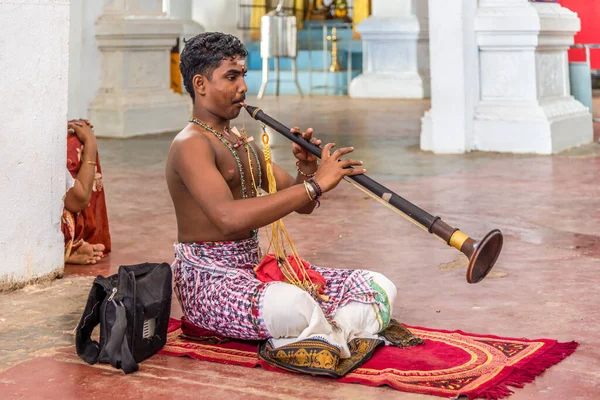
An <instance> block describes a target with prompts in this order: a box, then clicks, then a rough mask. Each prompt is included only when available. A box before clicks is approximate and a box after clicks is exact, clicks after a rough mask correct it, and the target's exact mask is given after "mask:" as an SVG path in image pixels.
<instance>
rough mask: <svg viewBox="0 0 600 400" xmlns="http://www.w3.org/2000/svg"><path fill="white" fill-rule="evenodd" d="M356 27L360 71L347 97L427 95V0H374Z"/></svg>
mask: <svg viewBox="0 0 600 400" xmlns="http://www.w3.org/2000/svg"><path fill="white" fill-rule="evenodd" d="M356 29H357V31H358V32H359V33H360V35H361V38H362V41H363V73H362V74H361V75H359V76H357V77H356V78H354V79H353V80H352V82H351V83H350V89H349V95H350V97H355V98H413V99H422V98H427V97H429V95H430V84H429V52H428V46H429V43H428V42H429V36H428V15H427V2H426V1H424V0H373V5H372V15H371V16H370V17H369V18H367V19H365V20H364V21H362V22H361V23H360V24H358V26H357V28H356Z"/></svg>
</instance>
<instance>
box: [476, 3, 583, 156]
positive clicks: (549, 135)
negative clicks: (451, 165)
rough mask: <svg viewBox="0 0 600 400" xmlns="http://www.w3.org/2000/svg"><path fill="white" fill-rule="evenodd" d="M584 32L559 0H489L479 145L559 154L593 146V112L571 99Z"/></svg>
mask: <svg viewBox="0 0 600 400" xmlns="http://www.w3.org/2000/svg"><path fill="white" fill-rule="evenodd" d="M580 29H581V26H580V21H579V18H578V17H577V14H575V13H573V12H571V11H570V10H568V9H566V8H564V7H561V6H560V5H559V4H558V3H541V2H536V3H532V2H528V1H526V0H504V1H498V0H481V4H480V8H479V12H478V15H477V19H476V26H475V30H476V34H477V42H478V44H479V57H480V64H481V78H480V79H481V92H480V96H481V97H480V101H479V106H478V107H477V109H476V113H475V125H474V130H475V131H474V137H475V143H474V147H475V148H477V149H480V150H486V151H500V152H515V153H517V152H518V153H521V152H531V153H538V154H552V153H557V152H560V151H563V150H565V149H567V148H570V147H574V146H579V145H582V144H586V143H591V142H592V141H593V122H592V115H591V114H590V112H589V110H588V109H587V108H586V107H585V106H584V105H583V104H581V103H580V102H578V101H577V100H575V99H574V98H573V97H572V96H571V94H570V83H569V64H568V55H567V51H568V49H569V46H571V45H572V44H573V42H574V36H575V34H576V33H577V32H579V30H580Z"/></svg>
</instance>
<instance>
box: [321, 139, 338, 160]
mask: <svg viewBox="0 0 600 400" xmlns="http://www.w3.org/2000/svg"><path fill="white" fill-rule="evenodd" d="M333 146H335V143H327V144H326V145H325V147H323V151H322V152H321V160H322V161H325V160H327V159H328V158H329V157H330V152H331V149H332V148H333Z"/></svg>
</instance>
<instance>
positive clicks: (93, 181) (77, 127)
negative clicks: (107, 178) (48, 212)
mask: <svg viewBox="0 0 600 400" xmlns="http://www.w3.org/2000/svg"><path fill="white" fill-rule="evenodd" d="M67 128H68V132H67V170H66V171H65V172H66V178H67V192H66V195H65V196H64V199H63V201H64V208H63V214H62V232H63V235H64V237H65V263H66V264H96V263H97V262H98V261H99V260H100V259H102V257H104V256H106V255H107V254H108V253H110V251H111V240H110V233H109V230H108V216H107V213H106V202H105V199H104V187H103V185H102V169H101V168H100V160H99V157H98V153H97V149H98V146H97V144H96V137H95V136H94V132H93V126H92V125H91V124H90V123H89V121H87V120H71V121H69V122H68V124H67Z"/></svg>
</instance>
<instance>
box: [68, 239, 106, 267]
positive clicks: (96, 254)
mask: <svg viewBox="0 0 600 400" xmlns="http://www.w3.org/2000/svg"><path fill="white" fill-rule="evenodd" d="M103 250H104V245H102V244H95V245H91V244H89V243H87V242H86V243H84V244H82V245H81V246H80V247H79V248H78V249H77V250H75V252H74V253H73V254H71V256H70V257H69V258H68V259H67V262H66V263H67V264H79V265H88V264H96V263H97V262H98V261H100V260H101V259H102V256H103V253H102V251H103Z"/></svg>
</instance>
